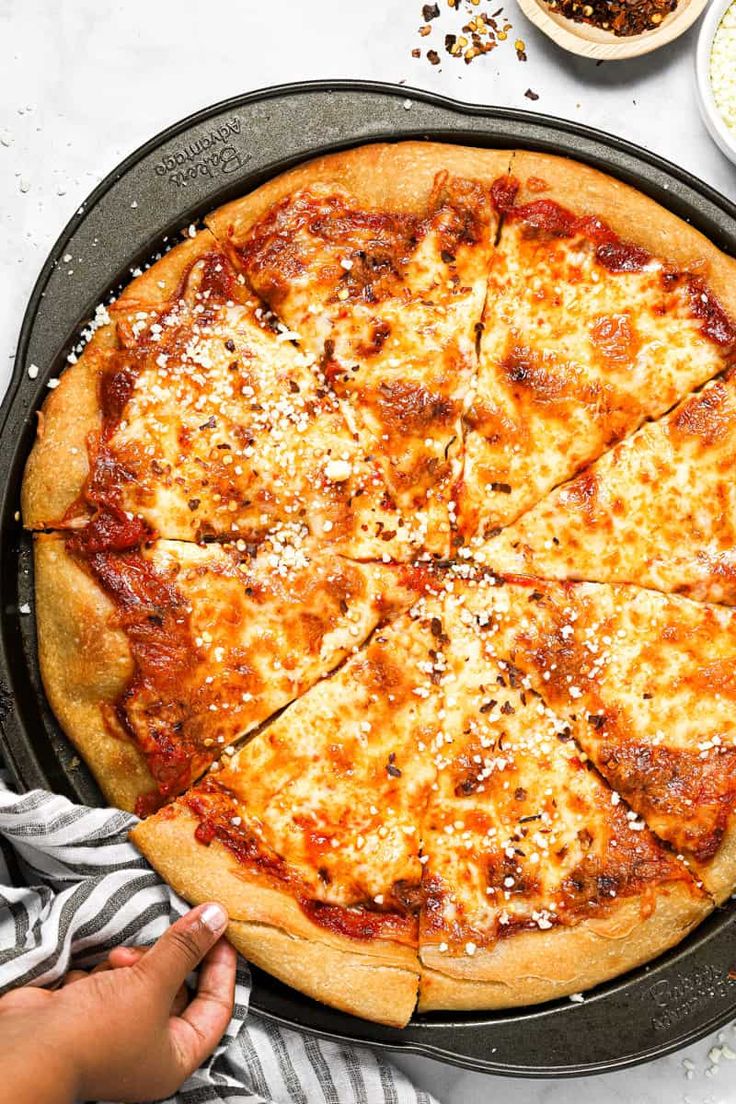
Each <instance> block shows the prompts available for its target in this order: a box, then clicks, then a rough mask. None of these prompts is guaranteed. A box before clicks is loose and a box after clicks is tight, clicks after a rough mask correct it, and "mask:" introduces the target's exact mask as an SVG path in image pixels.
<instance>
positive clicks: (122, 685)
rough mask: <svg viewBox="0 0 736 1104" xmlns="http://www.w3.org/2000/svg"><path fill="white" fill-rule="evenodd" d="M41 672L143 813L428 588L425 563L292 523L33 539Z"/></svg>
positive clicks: (80, 734) (75, 730)
mask: <svg viewBox="0 0 736 1104" xmlns="http://www.w3.org/2000/svg"><path fill="white" fill-rule="evenodd" d="M35 575H36V621H37V626H38V638H39V656H40V663H41V673H42V676H43V681H44V686H45V689H46V693H47V695H48V698H49V701H50V702H51V705H52V707H53V709H54V712H55V713H56V715H57V717H58V718H59V720H60V722H61V724H62V727H63V728H64V730H65V731H66V733H67V735H68V736H69V737H70V739H71V740H72V741H73V743H74V744H75V745H76V746H77V748H78V749H79V750H80V751H81V752H82V754H83V755H84V756H85V759H86V760H87V762H88V763H89V765H90V767H91V768H92V770H93V772H94V774H95V776H96V777H97V780H98V782H99V783H100V786H101V788H102V790H103V791H104V793H105V795H106V797H107V798H108V800H110V801H111V802H112V803H114V804H116V805H118V806H120V807H121V808H124V809H128V810H133V809H135V810H136V811H137V812H138V813H139V814H141V815H143V814H145V813H146V812H149V811H150V810H151V809H153V808H156V807H158V805H160V804H161V803H162V801H164V800H166V799H167V798H169V797H170V796H171V795H172V794H177V793H180V792H181V791H182V790H183V789H184V788H185V787H186V786H188V785H189V784H190V783H191V782H192V781H193V780H194V779H195V778H197V777H198V776H199V775H200V774H201V773H202V772H203V771H204V770H205V769H206V768H207V767H208V766H209V764H210V763H211V762H212V761H213V760H214V759H215V758H216V757H217V756H219V755H220V754H221V752H222V750H223V748H224V747H227V746H228V745H229V744H231V743H232V742H233V741H235V740H238V739H239V738H240V737H242V736H243V735H244V734H246V733H248V732H251V731H252V730H253V729H254V728H255V727H256V726H257V725H259V724H260V723H261V722H263V721H265V720H266V719H267V718H268V717H270V716H272V715H273V714H274V713H275V712H276V711H277V710H279V709H281V708H283V707H284V706H285V705H287V704H288V702H290V701H292V699H294V698H296V697H298V696H299V695H300V694H302V693H303V692H304V691H305V690H306V689H307V688H308V687H309V686H311V685H312V684H313V683H315V682H316V681H317V680H318V679H319V678H321V677H323V676H324V675H326V674H327V673H329V672H330V671H331V670H333V669H334V668H335V667H336V666H337V665H338V664H339V663H340V662H341V661H342V660H344V659H345V658H346V657H347V656H349V655H351V654H352V653H353V651H356V650H357V649H359V647H360V646H361V645H362V644H363V643H364V641H365V640H366V639H367V638H368V636H369V635H370V633H371V632H372V631H373V630H374V629H375V628H376V627H377V626H379V625H382V624H383V623H384V622H386V621H389V620H390V619H391V618H392V617H394V616H397V615H398V614H399V613H401V612H402V611H403V610H404V609H406V608H408V607H409V606H410V605H411V604H412V603H413V602H414V601H415V599H416V597H417V596H418V595H419V594H421V593H422V592H423V589H424V586H425V583H426V580H427V575H426V572H423V571H420V570H417V569H415V568H409V567H407V568H402V567H386V566H384V565H382V564H357V563H352V562H350V561H348V560H345V559H343V558H342V557H339V556H335V555H333V554H332V553H330V552H329V551H318V550H313V549H312V548H310V546H309V545H308V544H307V543H306V542H305V541H304V539H303V534H301V535H300V534H299V533H298V532H297V533H295V532H293V531H287V530H286V529H284V530H283V531H282V532H281V534H280V539H278V540H277V539H276V537H275V536H272V537H271V538H270V539H269V540H268V541H267V542H266V543H265V544H264V545H262V547H261V549H260V550H259V553H258V555H257V556H256V557H252V556H250V555H248V554H247V552H246V551H244V550H242V551H241V550H240V549H239V548H238V546H237V545H235V544H227V545H215V544H210V545H206V546H199V545H195V544H191V543H184V542H176V541H156V542H153V543H151V544H149V545H145V546H143V547H141V548H138V549H133V550H129V551H127V552H117V553H116V552H107V551H96V552H92V553H89V552H88V551H87V550H86V546H85V545H81V546H80V544H79V543H78V542H77V539H76V538H75V537H71V538H69V539H65V538H64V537H63V536H61V535H58V534H56V535H39V536H38V537H37V538H36V541H35Z"/></svg>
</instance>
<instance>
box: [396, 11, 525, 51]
mask: <svg viewBox="0 0 736 1104" xmlns="http://www.w3.org/2000/svg"><path fill="white" fill-rule="evenodd" d="M483 2H484V0H447V7H448V8H449V9H450V10H451V11H452V12H454V13H457V14H456V15H455V26H454V27H453V28H452V30H447V31H445V32H444V34H443V30H442V28H440V27H438V28H437V35H438V37H439V36H440V35H443V42H444V48H445V52H446V53H448V54H449V55H450V57H453V58H462V60H463V61H464V62H465V64H466V65H469V64H470V62H471V61H473V60H474V59H475V58H477V57H481V56H482V55H483V54H489V53H490V52H491V50H495V49H496V47H497V46H498V45H499V43H501V42H506V41H507V39H508V37H509V31H511V30H512V25H511V23H510V22H509V20H508V19H507V18H506V17H505V16H503V7H499V8H495V10H493V11H479V10H478V9H479V8H480V6H481V4H482V3H483ZM485 2H486V3H487V6H488V8H493V7H494V2H495V3H497V0H485ZM439 16H440V5H439V3H435V4H424V5H423V6H422V19H423V20H424V22H423V23H422V24H421V26H420V27H419V35H420V36H421V37H422V38H427V37H428V36H429V35H431V34H432V33H433V32H434V30H435V28H434V27H433V25H432V24H433V21H434V20H435V19H438V18H439ZM502 16H503V18H501V17H502ZM460 19H462V21H463V22H462V23H460V22H459V20H460ZM514 49H515V50H516V56H517V58H518V59H519V61H526V45H525V43H524V42H523V41H522V40H521V39H520V38H517V40H516V42H515V43H514ZM411 56H412V57H413V58H420V57H422V51H421V49H419V48H418V47H415V48H414V49H413V50H412V51H411ZM425 56H426V58H427V61H428V62H429V63H430V65H439V63H440V60H441V59H440V56H439V53H438V51H437V49H436V48H434V47H433V48H431V49H429V50H427V51H426V54H425Z"/></svg>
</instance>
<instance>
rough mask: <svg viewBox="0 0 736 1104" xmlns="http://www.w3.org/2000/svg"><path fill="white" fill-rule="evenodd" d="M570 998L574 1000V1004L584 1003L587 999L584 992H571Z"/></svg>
mask: <svg viewBox="0 0 736 1104" xmlns="http://www.w3.org/2000/svg"><path fill="white" fill-rule="evenodd" d="M569 999H570V1000H571V1001H572V1003H573V1004H582V1003H583V1001H584V1000H585V997H584V996H583V994H582V993H571V994H570V997H569Z"/></svg>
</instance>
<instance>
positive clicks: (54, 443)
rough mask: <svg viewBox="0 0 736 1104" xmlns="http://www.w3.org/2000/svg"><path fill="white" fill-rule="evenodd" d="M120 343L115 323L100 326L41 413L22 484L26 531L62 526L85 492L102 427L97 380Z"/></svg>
mask: <svg viewBox="0 0 736 1104" xmlns="http://www.w3.org/2000/svg"><path fill="white" fill-rule="evenodd" d="M116 345H117V338H116V334H115V326H114V325H107V326H103V327H102V328H101V329H99V330H98V331H97V333H96V334H95V335H94V337H93V338H92V340H91V341H90V343H89V345H87V347H86V349H85V350H84V352H83V353H82V355H81V357H80V358H79V360H78V361H77V363H76V364H73V365H72V366H71V367H69V368H67V369H66V370H65V371H64V372H62V374H61V377H60V383H59V386H58V387H57V388H56V390H54V391H50V392H49V395H48V398H47V399H46V401H45V402H44V404H43V406H42V407H41V409H40V410H39V411H38V431H37V434H36V440H35V442H34V444H33V448H32V450H31V454H30V456H29V457H28V461H27V463H26V469H25V474H24V476H23V486H22V488H21V513H22V516H23V524H24V525H25V527H26V528H27V529H47V528H51V527H52V526H54V525H56V526H59V525H60V524H61V519H62V518H63V517H64V514H65V513H66V512H67V510H69V509H70V508H71V507H72V506H73V505H74V503H75V502H76V501H77V499H78V498H79V496H80V494H81V493H82V488H83V486H84V483H85V480H86V479H87V476H88V474H89V454H88V451H87V441H88V439H89V437H90V436H91V435H94V434H97V433H99V431H100V425H101V414H100V402H99V395H98V382H99V378H100V376H101V374H102V372H103V371H104V369H105V366H106V365H107V363H108V359H109V356H110V353H111V352H112V351H113V350H114V349H115V347H116Z"/></svg>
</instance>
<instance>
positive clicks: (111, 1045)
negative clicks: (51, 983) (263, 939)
mask: <svg viewBox="0 0 736 1104" xmlns="http://www.w3.org/2000/svg"><path fill="white" fill-rule="evenodd" d="M226 923H227V914H226V912H225V910H224V909H223V908H222V907H221V906H220V905H215V904H212V903H211V904H206V905H201V906H200V907H199V908H196V909H192V911H191V912H189V913H187V915H186V916H184V917H182V918H181V919H180V920H177V922H176V923H175V924H174V925H172V927H171V928H169V930H168V931H167V932H166V933H165V934H164V935H163V936H162V937H161V938H160V939H159V940H158V942H157V943H156V944H154V946H153V947H151V948H149V949H146V948H136V947H118V948H116V949H115V950H113V951H111V953H110V955H109V957H108V959H107V960H106V961H105V962H104V963H101V964H100V965H99V966H97V967H95V968H94V970H92V971H91V972H90V973H89V974H88V973H85V972H84V971H80V970H73V971H71V973H70V974H68V975H67V976H66V977H65V979H64V981H63V983H62V985H61V987H60V988H59V989H55V990H47V989H37V988H33V987H31V986H27V987H24V988H21V989H16V990H14V991H13V992H10V993H7V994H6V995H5V996H4V997H2V998H0V1062H1V1063H2V1068H3V1084H4V1086H5V1087H6V1088H7V1089H8V1091H11V1090H12V1093H11V1095H12V1099H13V1101H14V1104H67V1102H70V1101H73V1100H77V1099H82V1100H98V1099H104V1100H117V1101H145V1100H160V1099H161V1098H162V1097H166V1096H170V1095H171V1094H172V1093H173V1092H175V1091H176V1090H177V1089H178V1088H179V1086H180V1085H181V1084H182V1082H183V1081H185V1080H186V1078H187V1077H188V1076H189V1075H190V1074H191V1073H192V1072H193V1071H194V1070H195V1069H197V1067H198V1066H199V1065H201V1063H202V1062H203V1061H204V1059H205V1058H206V1057H207V1056H208V1055H209V1054H211V1053H212V1051H213V1050H214V1048H215V1046H216V1045H217V1043H218V1041H219V1039H220V1038H221V1036H222V1034H223V1032H224V1031H225V1028H226V1027H227V1025H228V1022H229V1020H230V1016H231V1013H232V1007H233V1000H234V994H235V962H236V955H235V951H234V950H233V948H232V947H231V946H230V944H229V943H226V942H225V941H224V940H223V939H221V938H220V936H221V935H222V933H223V932H224V930H225V925H226ZM200 962H202V968H201V970H200V973H199V983H198V988H197V994H196V996H195V997H194V999H192V1000H191V1002H190V1001H189V999H188V998H189V994H188V992H187V990H186V988H185V987H184V981H185V978H186V976H187V974H189V973H190V972H191V971H192V970H193V969H194V968H195V967H196V966H197V965H198V964H199V963H200Z"/></svg>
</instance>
